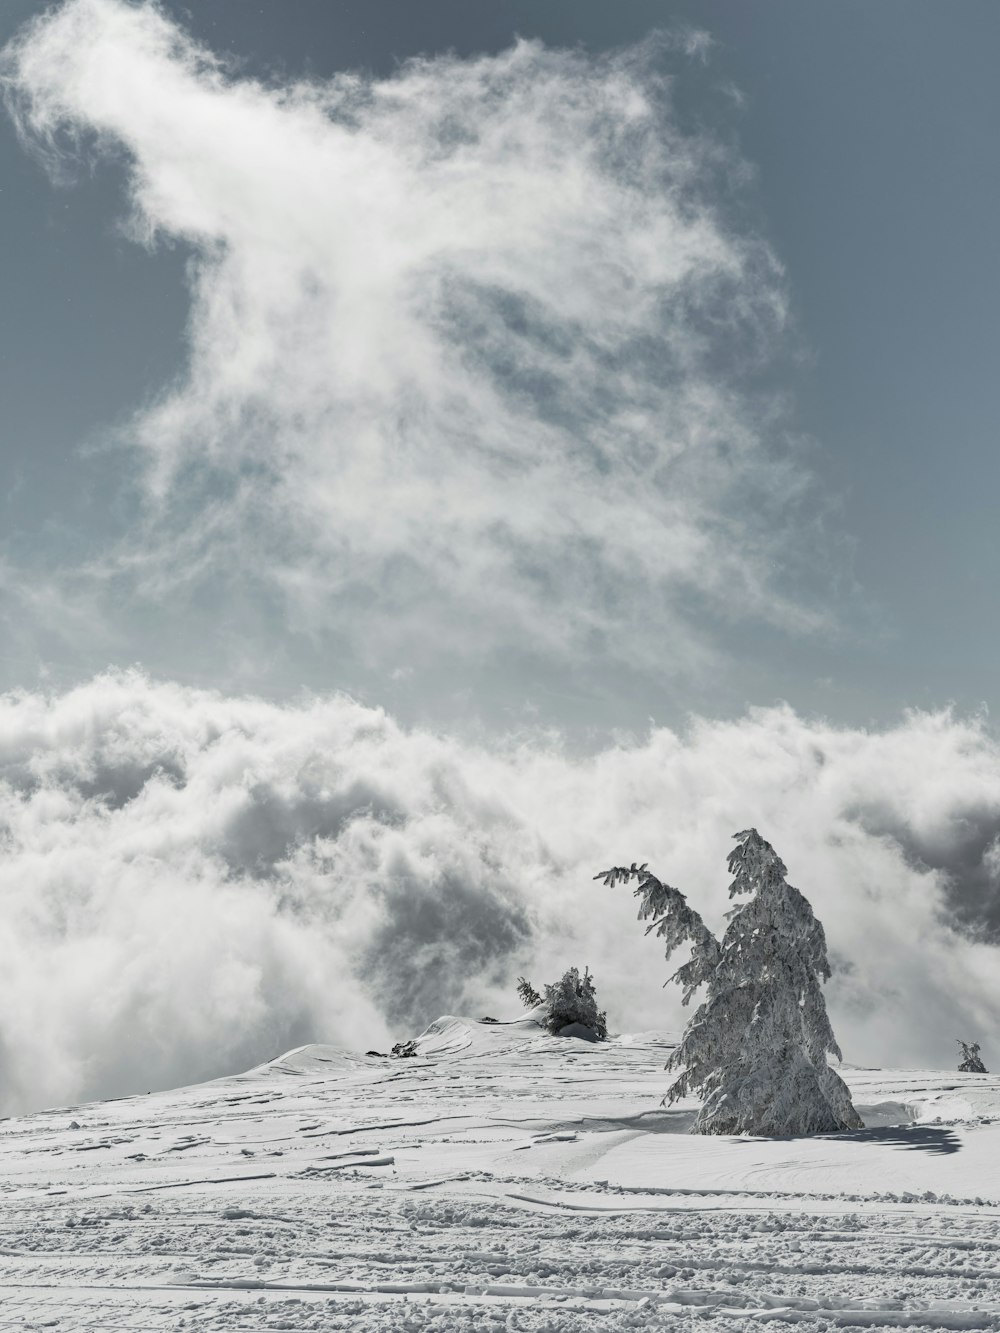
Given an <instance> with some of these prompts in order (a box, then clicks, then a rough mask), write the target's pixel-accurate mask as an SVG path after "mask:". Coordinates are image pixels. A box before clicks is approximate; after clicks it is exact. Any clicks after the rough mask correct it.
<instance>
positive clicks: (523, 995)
mask: <svg viewBox="0 0 1000 1333" xmlns="http://www.w3.org/2000/svg"><path fill="white" fill-rule="evenodd" d="M517 998H518V999H519V1000H520V1001H521V1003H522V1004H523V1005H524V1007H525V1009H534V1008H536V1007H537V1006H538V1005H540V1004H541V1002H542V997H541V996H540V995H539V993H538V991H536V990H535V988H534V986H533V985H532V984H531V982H530V981H526V980H525V978H524V977H518V979H517Z"/></svg>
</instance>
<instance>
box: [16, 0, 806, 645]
mask: <svg viewBox="0 0 1000 1333" xmlns="http://www.w3.org/2000/svg"><path fill="white" fill-rule="evenodd" d="M705 51H706V46H705V41H704V37H703V35H701V36H699V35H698V34H687V35H685V36H684V38H683V39H682V40H681V41H680V42H679V43H678V48H677V50H676V52H675V54H676V58H677V59H685V58H686V59H693V60H695V61H699V60H701V59H702V58H703V57H704V55H705ZM656 66H657V60H656V58H655V55H654V53H653V51H652V50H651V48H648V47H647V48H643V49H640V50H632V51H627V52H624V53H619V54H614V55H608V56H601V57H591V56H588V55H586V54H584V53H582V52H566V51H555V50H547V49H545V48H544V47H542V46H540V45H538V44H535V43H530V42H522V43H520V44H519V45H517V46H516V47H514V48H512V49H511V50H509V51H506V52H504V53H501V54H500V55H497V56H491V57H482V58H478V59H474V60H465V61H463V60H459V59H456V58H452V57H436V58H434V59H426V60H417V61H412V62H410V63H408V64H406V65H405V66H403V67H402V69H401V70H400V71H399V73H398V74H397V75H396V76H395V77H393V78H391V79H387V80H382V81H379V80H374V79H369V78H364V77H361V76H357V75H343V76H339V77H337V78H334V79H332V80H330V81H328V82H324V83H299V84H295V85H288V86H268V85H265V84H264V83H261V82H259V81H254V80H252V79H248V78H241V77H238V76H237V75H235V74H234V73H232V72H231V71H229V70H228V69H226V68H225V67H224V66H223V65H222V64H220V63H219V62H218V61H217V60H215V59H214V58H213V57H212V56H211V55H209V54H208V53H206V52H205V51H203V50H200V49H198V48H197V47H195V46H194V45H193V44H192V43H191V41H190V40H189V39H188V38H187V37H186V36H185V35H184V34H183V33H182V32H181V31H180V30H179V29H178V28H177V27H175V26H174V25H173V24H172V23H171V21H170V20H169V19H168V18H167V17H166V15H165V14H164V13H163V12H162V11H161V10H159V9H157V8H156V7H154V6H152V5H149V4H138V5H133V4H126V3H124V2H123V0H69V2H68V3H66V4H64V5H62V6H61V7H60V8H58V9H56V10H55V11H53V12H50V13H47V14H45V15H43V16H42V17H41V18H39V19H38V20H36V21H35V22H34V23H32V24H30V25H29V26H28V27H27V28H26V29H25V30H24V31H23V33H22V35H21V36H20V38H19V39H18V40H17V41H16V42H15V43H14V44H12V45H11V46H10V47H8V49H7V52H6V55H5V63H4V77H5V81H6V87H7V94H8V100H9V103H10V105H11V106H12V108H13V110H14V112H15V114H16V115H17V117H18V119H19V123H20V125H21V128H22V130H23V131H24V133H25V135H26V136H27V137H28V138H29V139H31V141H32V142H33V143H34V144H35V145H36V147H38V149H39V151H41V152H42V153H44V154H46V155H47V156H48V158H49V160H50V161H52V162H55V163H59V162H63V163H64V162H65V161H66V156H65V154H66V153H67V151H68V149H69V146H70V144H74V145H75V147H76V149H80V148H81V145H86V144H88V143H89V144H90V145H91V146H92V148H93V151H95V152H96V153H98V154H107V155H112V156H115V157H117V158H120V159H122V160H124V162H125V163H126V165H127V171H128V180H129V184H130V191H131V226H132V228H133V233H134V234H135V235H136V236H137V237H138V238H139V239H144V240H146V241H148V242H150V243H154V242H156V241H158V240H165V241H180V242H182V243H183V244H185V245H186V246H188V247H190V249H191V253H192V256H193V258H192V263H191V267H190V285H191V320H190V361H189V366H188V370H187V373H186V374H185V375H184V377H183V378H182V379H181V381H180V382H179V383H177V384H175V385H173V386H170V387H169V388H167V389H166V390H165V391H164V392H163V394H162V396H161V397H160V399H159V400H158V401H157V402H156V403H154V404H153V405H152V406H150V407H149V409H148V410H147V411H144V412H143V413H142V414H140V416H139V417H138V418H137V419H136V420H135V421H134V422H133V424H132V428H131V438H133V439H134V440H135V441H137V442H138V443H139V444H140V445H141V447H142V449H143V451H144V456H145V458H146V460H147V463H148V469H147V472H146V480H147V483H148V492H149V496H150V499H151V503H152V508H151V510H150V516H149V520H148V522H149V526H148V527H147V529H146V530H145V531H144V532H143V534H142V535H141V537H138V538H136V540H134V541H133V542H132V543H130V545H129V547H128V549H127V551H124V552H120V553H119V564H118V566H117V567H118V568H119V569H121V568H122V567H125V568H128V569H129V570H130V571H131V572H132V574H133V575H135V576H136V577H137V578H138V580H139V581H140V583H141V584H142V585H143V586H144V587H145V588H146V589H147V591H149V590H155V591H157V592H160V591H162V589H164V588H165V587H167V586H168V585H169V584H171V583H173V582H175V581H176V580H178V579H184V578H192V577H194V578H197V577H202V576H203V575H205V574H206V572H210V571H211V570H213V569H223V570H225V571H227V572H230V573H231V572H233V571H240V572H242V573H243V574H245V575H246V576H248V577H252V578H259V579H265V580H266V581H267V582H268V583H269V584H271V585H272V586H273V587H276V588H278V589H280V591H281V593H282V594H283V595H284V596H287V598H288V604H289V606H290V608H291V609H292V612H293V615H294V617H295V623H296V624H297V625H299V626H307V627H308V626H323V625H327V626H329V625H334V626H336V627H337V628H338V630H339V631H340V632H342V633H349V634H350V635H351V637H352V639H353V640H354V642H355V644H356V645H363V647H364V650H365V652H366V653H367V654H368V656H369V658H371V659H372V660H378V661H381V662H384V663H389V664H395V663H397V662H398V661H399V660H400V657H401V655H406V656H408V657H420V656H421V655H424V656H427V655H428V654H430V655H433V653H434V652H438V651H444V652H446V653H454V652H456V651H458V652H462V653H468V652H470V651H472V652H481V651H484V650H489V649H491V648H493V647H495V646H497V645H501V644H511V643H529V644H530V645H532V647H533V648H535V649H537V650H539V651H542V652H547V653H553V654H556V655H561V654H567V653H570V652H577V651H579V650H580V648H581V646H585V647H586V649H587V651H588V652H590V653H601V652H603V651H607V650H610V651H612V652H615V651H620V652H622V653H626V654H627V655H628V656H629V657H630V658H631V659H632V660H634V661H640V662H643V663H645V664H646V665H647V666H649V665H652V664H655V665H656V668H657V670H659V671H663V670H671V669H677V668H679V667H681V668H683V667H685V666H690V665H691V664H692V663H693V662H697V661H699V660H701V659H702V658H703V655H704V654H705V652H706V647H707V643H708V638H709V636H708V635H707V633H706V618H707V619H713V618H714V619H717V618H718V617H719V616H723V617H727V616H737V617H742V616H750V617H751V618H758V619H763V620H766V621H769V622H771V623H777V624H780V625H782V626H784V627H786V628H792V629H803V628H807V627H810V626H814V625H816V624H817V623H818V622H819V621H820V620H821V619H822V616H821V615H820V614H819V613H818V612H817V611H816V610H815V607H814V606H810V605H809V604H807V602H805V601H802V600H798V601H797V600H795V599H793V598H792V597H791V596H790V595H789V594H788V593H787V591H783V590H782V589H783V588H785V580H784V578H783V575H782V570H784V571H785V572H788V569H789V568H790V569H791V572H792V574H793V576H794V575H796V574H797V573H798V572H800V571H799V569H798V566H799V565H800V564H801V563H802V562H803V561H804V560H805V556H804V554H803V552H804V549H805V546H804V545H803V544H796V540H795V538H794V537H793V535H792V529H793V528H794V524H795V520H794V518H793V512H794V510H795V508H796V504H797V502H798V500H799V499H800V498H801V493H802V489H803V487H804V485H805V484H806V479H805V474H804V473H803V471H802V470H801V469H800V468H799V467H798V465H797V464H796V463H795V462H793V461H791V454H790V453H789V450H788V447H787V441H784V442H783V431H782V427H781V424H780V419H779V418H778V417H776V416H775V412H774V404H773V403H770V402H764V401H759V400H755V399H753V398H751V396H750V395H749V394H745V393H742V392H741V391H740V389H739V387H738V386H739V380H740V372H741V371H742V370H745V369H747V368H750V367H753V366H757V365H758V364H759V363H760V362H761V360H762V359H764V358H766V357H767V356H768V354H769V352H770V351H771V350H772V347H773V344H774V342H775V340H776V339H779V338H780V335H781V331H782V329H783V327H784V325H785V322H786V305H785V294H784V289H783V280H782V275H781V272H780V267H779V265H778V264H777V262H776V260H775V259H774V257H773V255H772V254H771V252H770V251H769V250H768V248H767V247H766V245H764V244H763V243H761V242H760V240H759V239H757V238H756V237H754V236H753V235H751V234H748V233H746V232H745V231H744V232H741V231H740V230H739V229H738V227H737V226H736V224H735V222H734V217H735V210H733V209H731V208H730V204H731V203H732V202H733V200H734V199H735V198H737V197H738V194H739V190H740V188H741V184H742V182H743V179H744V177H745V174H746V173H745V170H744V168H743V166H742V164H741V163H740V162H739V161H737V160H735V159H734V158H733V157H732V156H731V155H730V154H729V153H728V152H727V151H725V150H723V148H722V147H721V146H720V145H719V144H718V143H717V142H714V141H712V140H711V139H709V138H707V137H705V136H700V135H697V134H694V133H691V132H686V131H685V130H683V129H682V128H681V126H680V125H679V122H678V118H677V117H676V115H675V114H674V112H673V110H672V108H671V103H670V94H669V85H668V82H667V81H666V80H665V79H664V78H663V77H661V76H659V75H658V74H657V73H656ZM776 570H777V571H778V572H777V574H776V572H775V571H776ZM792 581H793V582H794V578H793V580H792ZM487 590H488V595H484V593H487Z"/></svg>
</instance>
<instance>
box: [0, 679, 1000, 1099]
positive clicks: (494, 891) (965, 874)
mask: <svg viewBox="0 0 1000 1333" xmlns="http://www.w3.org/2000/svg"><path fill="white" fill-rule="evenodd" d="M998 759H1000V754H998V746H997V744H996V742H995V741H994V740H993V739H992V737H991V736H990V734H989V732H988V731H987V729H986V727H985V725H984V724H983V722H982V720H980V719H971V720H962V719H959V718H956V717H953V716H951V715H949V714H947V713H944V714H920V713H914V714H910V715H907V716H906V717H905V718H904V719H903V720H902V721H901V722H900V724H899V725H898V726H896V727H894V728H891V729H888V730H886V731H884V732H881V733H876V732H866V731H861V730H854V729H847V728H836V727H832V726H829V725H827V724H825V723H818V722H809V721H806V720H804V719H802V718H800V717H797V716H796V715H795V714H794V713H793V712H792V711H791V710H789V709H786V708H776V709H767V710H757V711H754V712H752V713H750V714H748V715H747V716H746V717H744V718H743V719H741V720H738V721H735V722H706V721H697V722H695V723H693V724H692V726H691V728H690V730H689V731H688V732H687V733H686V734H685V735H678V734H676V733H674V732H672V731H669V730H666V729H662V728H661V729H656V730H654V731H652V732H651V733H650V735H649V736H648V737H647V738H646V739H644V740H642V741H635V742H632V743H630V744H622V745H620V746H618V747H616V748H613V749H610V750H608V751H606V752H605V753H603V754H600V755H597V756H595V757H592V758H574V757H571V756H570V755H568V754H567V753H565V752H564V751H563V750H561V749H560V747H559V746H558V744H557V743H556V742H555V741H553V740H552V738H551V737H545V736H543V735H539V736H537V737H535V738H533V739H532V740H531V741H530V742H526V743H520V744H515V743H513V742H511V743H510V744H508V745H506V746H498V745H494V746H492V747H491V748H489V749H487V748H485V747H476V746H472V745H462V744H459V743H458V742H455V741H453V740H448V739H446V738H444V737H441V736H437V735H433V734H431V733H429V732H427V731H421V730H411V731H407V730H404V729H402V728H400V727H399V726H398V725H396V724H395V723H394V722H393V721H392V719H391V718H389V717H388V716H387V715H386V714H385V713H383V712H381V711H379V710H377V709H371V708H366V707H363V706H361V705H359V704H357V703H355V702H353V701H351V700H350V699H347V698H345V697H343V696H338V697H334V698H329V699H314V700H305V701H303V702H301V703H299V704H295V705H276V704H271V703H265V702H262V701H260V700H257V699H251V698H226V697H223V696H220V695H218V694H214V693H210V692H207V691H198V690H193V689H185V688H182V687H180V686H177V685H171V684H157V683H153V682H151V681H149V680H148V679H147V678H145V677H143V676H140V675H137V674H134V673H121V674H115V675H108V676H101V677H98V678H96V679H95V680H93V681H91V682H90V683H89V684H87V685H84V686H81V687H79V688H77V689H74V690H72V691H69V692H67V693H64V694H56V695H51V696H43V695H41V694H38V693H19V694H12V695H7V696H3V697H0V845H2V856H0V896H2V911H0V1052H2V1055H3V1059H2V1062H0V1099H2V1104H3V1106H4V1108H5V1109H6V1110H8V1111H9V1110H12V1109H16V1108H19V1107H24V1106H32V1105H40V1104H46V1103H48V1104H51V1103H53V1102H65V1101H67V1100H69V1099H71V1098H78V1097H81V1096H97V1095H113V1094H117V1093H123V1092H127V1091H144V1090H145V1089H146V1088H151V1087H156V1086H162V1085H164V1084H168V1083H175V1082H184V1081H188V1080H190V1079H194V1078H199V1077H208V1076H211V1075H214V1074H218V1073H220V1072H223V1071H225V1070H233V1069H236V1068H239V1067H241V1066H246V1065H249V1064H252V1063H254V1062H256V1061H258V1060H260V1059H262V1058H264V1057H266V1056H269V1055H273V1054H275V1053H276V1051H277V1050H278V1049H280V1048H282V1047H287V1046H291V1045H294V1044H297V1043H299V1042H304V1041H308V1040H328V1041H333V1042H342V1043H344V1044H350V1045H355V1046H358V1047H362V1048H364V1047H366V1046H368V1045H369V1044H378V1045H379V1046H381V1047H382V1048H383V1049H384V1048H385V1043H386V1041H388V1040H389V1038H390V1036H392V1037H402V1036H405V1035H410V1034H411V1033H413V1032H414V1031H415V1030H417V1029H418V1028H419V1027H421V1026H423V1025H424V1024H425V1023H426V1022H428V1021H430V1020H431V1019H433V1018H435V1017H437V1016H438V1015H439V1013H440V1012H442V1011H445V1010H455V1009H465V1010H471V1011H472V1012H473V1013H483V1012H492V1013H494V1014H498V1015H499V1016H503V1015H504V1014H505V1013H511V1012H513V1010H515V1009H516V1001H515V1000H514V997H513V988H512V983H513V979H514V977H515V976H516V975H517V973H518V972H519V971H527V973H528V975H529V976H531V977H532V978H533V979H534V980H535V982H536V984H538V983H540V982H542V981H544V980H551V979H553V978H554V977H555V976H557V975H559V973H561V971H562V970H564V969H565V967H566V966H568V965H570V964H571V963H575V964H578V965H583V964H585V963H587V964H589V965H590V966H591V968H592V969H593V970H594V971H595V973H596V976H597V979H598V986H599V991H600V994H601V998H602V1001H603V1002H604V1003H605V1004H606V1005H607V1007H608V1010H609V1018H610V1021H611V1023H612V1026H614V1027H616V1028H624V1029H626V1030H627V1029H636V1028H641V1027H648V1026H654V1025H657V1026H668V1027H669V1026H676V1025H678V1024H679V1023H680V1022H681V1021H682V1020H683V1017H684V1011H683V1010H682V1009H681V1008H680V1006H679V1001H678V997H677V995H676V994H675V992H674V988H671V989H670V990H668V991H663V990H662V989H661V987H662V983H663V981H664V979H665V977H666V975H667V969H666V967H665V964H664V962H663V960H662V957H661V955H660V951H659V948H658V946H657V945H656V944H655V943H654V942H652V941H650V940H647V939H646V938H644V936H643V933H642V929H641V927H640V926H639V925H638V924H637V923H636V921H635V919H634V912H633V902H632V899H631V897H630V896H629V895H628V893H627V892H625V891H623V890H620V889H619V890H618V891H617V892H615V893H612V892H611V891H609V890H607V889H605V888H604V887H603V886H601V885H600V884H595V883H594V881H593V880H592V876H593V875H594V874H595V873H596V871H598V870H601V869H604V868H606V866H607V865H608V864H609V863H611V862H614V861H617V862H621V861H631V860H632V859H635V858H638V859H640V860H649V861H650V863H651V864H652V866H653V867H654V869H656V870H657V871H658V872H659V873H661V874H662V875H663V876H664V877H665V878H667V879H669V880H670V881H671V882H672V883H675V884H677V885H678V886H679V887H681V888H682V889H683V890H684V891H685V892H687V893H689V895H690V896H691V898H692V900H693V901H695V902H696V903H697V904H698V906H699V907H700V908H701V909H702V910H704V912H705V914H706V917H707V918H708V919H709V920H710V921H711V922H712V923H713V924H715V925H721V924H722V921H723V915H722V914H723V912H724V911H725V910H726V908H727V907H728V906H729V903H728V899H727V897H726V887H727V880H726V873H725V856H726V853H727V851H728V847H729V835H730V834H731V833H733V832H734V831H735V830H737V829H739V828H744V827H746V826H747V825H748V824H755V825H756V826H757V827H758V828H759V829H760V830H761V832H762V833H763V834H764V835H765V836H766V837H768V838H769V839H770V840H771V841H773V842H774V844H775V846H776V847H777V848H778V850H779V852H780V853H781V855H782V856H783V858H784V860H785V861H786V863H787V865H788V867H789V872H790V878H791V879H792V882H793V883H795V884H797V885H798V886H799V887H800V888H801V889H802V890H803V892H804V893H806V895H807V896H808V897H809V898H810V900H811V901H812V903H813V905H814V907H815V908H816V911H817V913H818V915H819V916H820V918H821V919H822V920H823V922H824V925H825V926H826V930H827V935H828V939H829V943H830V947H831V950H832V953H833V955H834V957H835V959H836V960H837V969H836V972H835V976H834V978H833V980H832V982H831V983H830V985H829V986H828V988H827V994H828V1002H829V1005H830V1009H831V1014H832V1017H833V1021H834V1027H835V1030H836V1032H837V1034H838V1036H839V1038H840V1040H841V1044H842V1046H843V1047H844V1050H845V1054H846V1056H847V1058H848V1059H853V1060H857V1061H861V1062H864V1063H876V1062H897V1063H903V1064H906V1063H924V1064H930V1065H941V1064H945V1065H947V1063H948V1062H949V1060H950V1059H951V1058H952V1042H953V1038H954V1037H955V1036H965V1037H966V1038H967V1039H973V1040H982V1041H983V1045H984V1052H985V1053H986V1054H987V1056H988V1053H989V1041H990V1034H991V1033H995V1032H996V1031H997V1028H998V1020H1000V979H998V978H1000V972H998V969H997V966H996V958H997V950H996V947H995V946H994V945H992V944H990V943H988V942H986V940H987V937H989V938H992V939H996V938H997V931H998V929H1000V918H998V912H997V903H996V895H995V885H994V881H993V877H992V873H993V870H994V868H995V861H996V853H995V846H996V838H997V834H998V832H1000V776H998V775H1000V764H998ZM961 913H964V914H965V919H966V925H967V926H968V929H964V928H963V929H960V928H959V914H961ZM977 936H978V937H977Z"/></svg>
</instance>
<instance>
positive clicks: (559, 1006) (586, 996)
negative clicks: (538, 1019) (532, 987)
mask: <svg viewBox="0 0 1000 1333" xmlns="http://www.w3.org/2000/svg"><path fill="white" fill-rule="evenodd" d="M542 1003H543V1004H544V1005H545V1019H544V1025H545V1027H546V1028H547V1029H548V1031H549V1032H551V1033H553V1034H554V1033H557V1032H560V1031H561V1030H562V1029H563V1028H564V1027H568V1026H569V1024H570V1023H582V1024H583V1026H584V1027H587V1028H590V1029H591V1031H593V1032H594V1033H596V1035H597V1038H598V1040H599V1041H604V1039H605V1038H606V1037H607V1035H608V1024H607V1015H606V1014H605V1013H604V1012H603V1011H602V1010H600V1009H598V1007H597V992H596V990H595V988H594V978H593V977H592V976H591V975H590V969H589V968H586V969H584V973H583V976H582V977H581V976H580V973H579V971H578V970H577V969H576V968H575V967H571V968H569V969H568V971H566V972H564V973H563V974H562V976H561V977H560V978H559V980H558V981H557V982H556V983H555V985H552V986H546V987H545V999H544V1000H543V1001H542Z"/></svg>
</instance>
